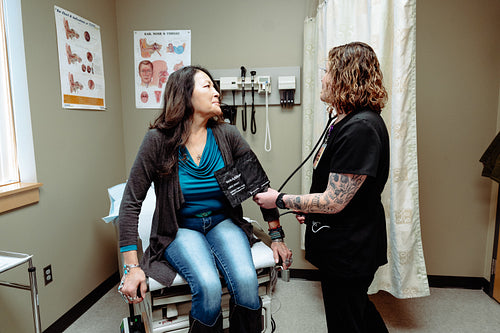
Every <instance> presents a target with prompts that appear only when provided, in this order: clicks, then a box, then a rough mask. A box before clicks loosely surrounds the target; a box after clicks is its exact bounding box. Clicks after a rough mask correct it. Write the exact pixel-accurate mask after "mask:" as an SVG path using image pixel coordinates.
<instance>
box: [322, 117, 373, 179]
mask: <svg viewBox="0 0 500 333" xmlns="http://www.w3.org/2000/svg"><path fill="white" fill-rule="evenodd" d="M353 120H354V121H351V122H349V123H348V124H346V125H345V126H343V127H342V128H341V129H340V130H339V132H338V133H337V134H336V135H335V137H334V144H333V147H334V151H333V154H332V159H331V162H330V172H334V173H351V174H356V175H367V176H372V177H375V176H376V175H377V168H378V163H379V159H380V152H381V141H380V137H379V135H378V133H377V131H376V130H375V128H374V127H373V126H372V125H371V124H370V122H369V121H368V120H367V119H353Z"/></svg>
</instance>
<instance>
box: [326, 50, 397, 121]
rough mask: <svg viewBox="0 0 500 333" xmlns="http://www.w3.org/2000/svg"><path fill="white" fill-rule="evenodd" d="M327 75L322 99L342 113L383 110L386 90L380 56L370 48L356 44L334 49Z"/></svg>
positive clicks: (330, 54)
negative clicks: (366, 109) (378, 58)
mask: <svg viewBox="0 0 500 333" xmlns="http://www.w3.org/2000/svg"><path fill="white" fill-rule="evenodd" d="M326 75H327V77H326V78H325V84H326V87H325V88H326V91H324V92H323V95H322V99H323V101H324V102H326V103H328V104H330V107H331V108H335V109H336V110H337V112H338V113H339V114H341V113H345V114H348V113H350V112H351V111H354V110H359V109H365V108H368V109H370V110H372V111H375V112H377V113H380V112H381V111H382V108H383V107H384V105H385V103H386V101H387V91H386V90H385V88H384V86H383V84H382V71H381V70H380V64H379V62H378V60H377V56H376V54H375V52H374V51H373V49H372V48H371V47H370V46H369V45H367V44H365V43H362V42H353V43H349V44H345V45H341V46H337V47H334V48H332V49H331V50H330V52H329V53H328V68H327V74H326Z"/></svg>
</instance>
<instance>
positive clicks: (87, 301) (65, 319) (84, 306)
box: [43, 272, 120, 333]
mask: <svg viewBox="0 0 500 333" xmlns="http://www.w3.org/2000/svg"><path fill="white" fill-rule="evenodd" d="M119 281H120V274H119V273H118V272H116V273H114V274H113V275H111V276H110V277H109V278H107V279H106V280H105V281H104V282H103V283H101V284H100V285H99V286H97V288H95V289H94V290H92V291H91V292H90V294H88V295H87V296H85V298H84V299H82V300H81V301H80V302H78V303H77V304H76V305H75V306H74V307H72V308H71V309H70V310H69V311H68V312H66V313H65V314H64V315H63V316H62V317H61V318H59V319H58V320H56V321H55V322H54V323H53V324H52V325H50V326H49V327H48V328H47V329H46V330H44V331H43V333H58V332H63V331H64V330H65V329H67V328H68V327H69V326H71V324H73V323H74V322H75V321H76V320H77V319H78V318H80V316H81V315H83V314H84V313H85V312H86V311H87V310H88V309H90V307H91V306H92V305H94V304H95V303H96V302H97V301H98V300H99V299H100V298H101V297H102V296H104V295H105V294H106V293H107V292H108V291H109V290H110V289H111V288H113V286H115V285H116V284H117V283H118V282H119Z"/></svg>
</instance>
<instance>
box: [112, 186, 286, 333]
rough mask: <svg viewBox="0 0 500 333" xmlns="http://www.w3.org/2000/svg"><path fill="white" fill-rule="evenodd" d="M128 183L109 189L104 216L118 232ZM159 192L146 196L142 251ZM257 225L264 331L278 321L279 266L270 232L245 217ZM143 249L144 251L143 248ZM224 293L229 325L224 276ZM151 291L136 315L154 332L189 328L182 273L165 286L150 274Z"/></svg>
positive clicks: (186, 289)
mask: <svg viewBox="0 0 500 333" xmlns="http://www.w3.org/2000/svg"><path fill="white" fill-rule="evenodd" d="M124 188H125V183H122V184H118V185H116V186H113V187H111V188H109V189H108V194H109V198H110V201H111V207H110V212H109V215H108V216H106V217H104V218H103V220H104V221H105V222H106V223H110V222H111V223H112V224H113V225H114V226H115V232H116V234H117V235H118V223H119V221H118V212H119V208H120V203H121V198H122V195H123V190H124ZM155 200H156V198H155V192H154V189H153V187H151V188H150V189H149V191H148V193H147V196H146V199H145V200H144V202H143V204H142V208H141V213H140V215H139V227H138V231H139V238H140V240H139V244H140V245H139V253H140V254H142V253H143V252H144V251H145V250H146V248H147V247H148V246H149V235H150V232H151V222H152V218H153V213H154V210H155ZM245 219H246V220H247V221H248V222H249V223H252V224H253V225H254V234H255V237H258V238H261V239H262V240H265V242H264V241H261V242H257V243H255V244H254V245H253V246H252V258H253V262H254V265H255V268H256V270H257V279H258V282H259V296H260V297H261V300H262V324H263V325H262V327H263V330H262V332H265V333H271V332H272V327H273V325H274V323H273V322H272V318H271V300H272V298H271V296H272V291H273V289H274V286H275V284H276V277H277V268H276V266H275V262H274V258H273V252H272V250H271V248H270V247H269V246H268V245H266V243H267V244H269V241H270V240H269V239H267V238H266V237H268V236H267V234H266V233H265V232H264V231H263V230H262V228H261V227H260V225H259V224H258V222H256V221H253V220H251V219H249V218H245ZM141 250H142V252H141ZM117 251H118V261H119V269H120V275H122V274H123V258H122V255H121V254H120V252H119V245H117ZM221 281H222V283H223V290H222V292H223V295H222V314H223V327H224V329H226V328H228V327H229V298H230V296H229V292H228V290H227V287H226V286H225V283H224V279H223V278H221ZM147 283H148V292H147V294H146V295H144V301H143V302H141V303H139V304H135V305H134V312H135V314H136V315H138V314H140V315H141V317H142V320H143V322H144V326H145V328H146V332H150V333H163V332H171V333H184V332H186V333H187V332H188V330H189V311H190V310H191V291H190V289H189V286H188V284H187V282H186V281H185V280H184V279H183V278H182V277H181V276H180V275H179V274H177V276H176V277H175V279H174V281H173V283H172V285H171V286H170V287H168V288H167V287H165V286H163V285H162V284H160V283H159V282H158V281H156V280H154V279H153V278H150V277H148V278H147Z"/></svg>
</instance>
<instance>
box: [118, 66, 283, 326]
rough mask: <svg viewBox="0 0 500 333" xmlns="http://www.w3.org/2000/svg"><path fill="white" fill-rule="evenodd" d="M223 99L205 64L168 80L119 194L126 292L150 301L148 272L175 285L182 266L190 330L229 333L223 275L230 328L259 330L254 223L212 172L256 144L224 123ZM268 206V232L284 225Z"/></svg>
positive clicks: (278, 248)
mask: <svg viewBox="0 0 500 333" xmlns="http://www.w3.org/2000/svg"><path fill="white" fill-rule="evenodd" d="M219 97H220V96H219V92H218V90H217V87H216V86H215V84H214V81H213V79H212V77H211V75H210V73H209V72H208V71H207V70H206V69H203V68H201V67H194V66H189V67H184V68H182V69H180V70H177V71H176V72H174V73H173V74H172V75H171V76H170V77H169V79H168V81H167V85H166V87H165V106H164V109H163V112H162V113H161V115H160V116H159V117H158V118H157V119H156V120H155V121H154V123H153V124H152V125H151V126H150V130H149V131H148V132H147V134H146V136H145V138H144V140H143V142H142V145H141V147H140V149H139V152H138V154H137V157H136V160H135V162H134V164H133V166H132V169H131V171H130V176H129V179H128V182H127V185H126V187H125V191H124V195H123V198H122V203H121V207H120V215H119V226H120V248H121V252H122V253H123V258H124V263H125V267H124V272H125V273H124V276H123V278H122V282H123V286H122V287H121V288H120V289H119V291H120V292H121V293H122V294H123V295H124V296H125V297H126V298H127V299H128V301H129V303H138V302H141V301H142V300H143V298H142V297H140V296H138V295H137V294H136V291H137V288H138V287H140V291H141V295H144V294H145V293H146V290H147V285H146V275H147V276H150V277H152V278H154V279H155V280H157V281H158V282H160V283H162V284H163V285H165V286H170V285H171V284H172V281H173V279H174V277H175V275H176V272H178V273H179V274H180V275H181V276H182V277H183V278H184V279H185V280H186V281H187V282H188V284H189V286H190V288H191V292H192V307H191V312H190V330H189V332H222V313H221V297H222V287H221V283H220V278H219V272H220V273H221V274H222V275H223V277H224V279H225V280H226V282H227V287H228V290H229V292H230V294H231V301H230V304H231V305H230V319H229V322H230V331H231V332H240V333H241V332H243V333H244V332H249V333H257V332H259V333H260V332H261V330H262V324H261V311H262V310H261V308H262V304H261V301H260V297H259V295H258V282H257V275H256V272H255V267H254V265H253V261H252V254H251V251H250V247H251V245H252V244H253V243H254V242H255V239H254V238H253V233H252V225H251V224H250V223H248V222H246V221H245V220H244V219H243V211H242V208H241V206H240V205H239V206H237V207H235V208H232V207H231V205H230V204H229V202H228V200H227V199H226V198H225V196H224V194H223V192H222V191H221V189H220V187H219V185H218V183H217V181H216V179H215V177H214V171H217V170H219V169H220V168H222V167H224V166H225V165H228V164H231V163H233V161H235V160H236V159H238V158H239V157H240V156H242V155H244V154H245V153H247V152H250V151H251V149H250V146H249V145H248V144H247V143H246V142H245V140H244V139H243V138H242V137H241V135H240V133H239V132H238V130H237V129H236V127H235V126H232V125H229V124H226V123H224V122H223V120H222V111H221V108H220V98H219ZM151 183H153V184H154V190H155V194H156V209H155V213H154V216H153V222H152V228H151V236H150V246H149V247H148V249H147V250H146V251H145V253H144V255H143V257H142V260H141V262H140V264H139V260H138V256H137V236H138V231H137V223H138V216H139V213H140V210H141V205H142V202H143V200H144V198H145V197H146V193H147V191H148V189H149V188H150V186H151ZM262 212H263V216H264V220H266V221H268V223H269V228H270V229H271V230H273V229H276V228H278V227H279V214H278V210H277V209H271V210H265V209H262ZM278 238H279V237H278ZM276 240H277V241H276V242H273V243H272V245H271V248H272V249H273V252H274V258H275V260H276V262H278V259H279V257H281V258H282V259H283V262H284V263H285V264H284V265H285V266H288V265H287V263H290V262H291V255H292V253H291V251H290V250H289V249H288V248H287V247H286V245H285V243H283V242H282V241H281V242H280V241H279V240H280V239H276ZM281 240H282V239H281Z"/></svg>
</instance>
